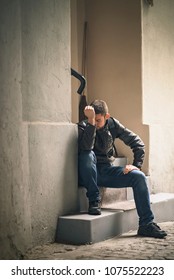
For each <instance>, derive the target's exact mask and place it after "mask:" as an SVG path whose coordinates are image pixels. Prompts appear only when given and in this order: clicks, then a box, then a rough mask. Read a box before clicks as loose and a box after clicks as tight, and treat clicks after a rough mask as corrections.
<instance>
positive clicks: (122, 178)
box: [78, 151, 154, 225]
mask: <svg viewBox="0 0 174 280" xmlns="http://www.w3.org/2000/svg"><path fill="white" fill-rule="evenodd" d="M78 173H79V185H81V186H84V187H85V188H86V189H87V192H86V195H87V197H88V199H89V202H92V201H99V200H100V193H99V186H103V187H109V188H126V187H132V189H133V194H134V200H135V205H136V209H137V213H138V216H139V225H146V224H148V223H150V222H152V221H153V219H154V215H153V213H152V211H151V207H150V198H149V191H148V187H147V182H146V176H145V175H144V173H143V172H141V171H139V170H133V171H131V172H129V173H128V174H124V173H123V167H120V166H113V165H111V164H110V163H105V164H97V160H96V156H95V154H94V152H93V151H82V152H81V153H80V154H79V162H78Z"/></svg>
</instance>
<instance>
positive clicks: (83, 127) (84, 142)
mask: <svg viewBox="0 0 174 280" xmlns="http://www.w3.org/2000/svg"><path fill="white" fill-rule="evenodd" d="M84 114H85V116H86V117H87V119H88V120H87V122H86V121H83V122H81V123H79V124H78V146H79V151H90V150H92V149H93V147H94V143H95V136H96V127H95V111H94V108H93V107H91V106H86V107H85V110H84Z"/></svg>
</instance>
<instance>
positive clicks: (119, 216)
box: [56, 157, 174, 245]
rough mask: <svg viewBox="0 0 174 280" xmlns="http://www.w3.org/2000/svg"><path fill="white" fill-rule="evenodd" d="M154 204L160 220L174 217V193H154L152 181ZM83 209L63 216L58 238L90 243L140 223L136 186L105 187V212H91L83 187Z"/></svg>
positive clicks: (103, 204)
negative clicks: (135, 195) (121, 187)
mask: <svg viewBox="0 0 174 280" xmlns="http://www.w3.org/2000/svg"><path fill="white" fill-rule="evenodd" d="M126 162H127V159H126V158H122V157H121V158H118V159H117V161H116V162H115V164H116V165H122V166H124V165H125V164H126ZM147 180H148V187H149V192H150V200H151V207H152V210H153V213H154V215H155V221H156V222H158V223H159V222H166V221H170V220H174V194H173V193H158V194H152V193H151V189H150V184H149V177H147ZM78 191H79V213H78V214H73V215H66V216H60V217H59V218H58V227H57V232H56V242H59V243H67V244H79V245H80V244H89V243H95V242H99V241H103V240H106V239H109V238H112V237H114V236H118V235H121V234H123V233H125V232H128V231H130V230H136V229H137V227H138V216H137V212H136V208H135V203H134V200H133V192H132V188H125V189H110V188H104V187H102V188H101V197H102V214H101V215H99V216H91V215H88V214H87V210H88V201H87V199H86V190H85V188H83V187H80V188H79V190H78Z"/></svg>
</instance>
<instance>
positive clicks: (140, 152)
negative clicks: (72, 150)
mask: <svg viewBox="0 0 174 280" xmlns="http://www.w3.org/2000/svg"><path fill="white" fill-rule="evenodd" d="M110 119H112V120H113V123H114V127H113V126H112V131H111V127H110V122H109V121H106V124H105V126H104V127H103V128H100V129H96V127H95V126H93V125H91V124H89V123H88V122H87V120H84V121H82V122H80V123H79V124H78V146H79V153H80V152H81V151H91V150H93V151H94V153H95V155H96V157H97V162H98V163H102V162H112V161H113V159H114V158H115V157H116V154H115V149H114V140H115V139H116V138H119V139H120V140H122V141H123V142H124V143H125V144H126V145H127V146H129V147H130V148H131V149H132V151H133V154H134V160H133V163H132V164H133V165H134V166H137V167H138V168H141V166H142V164H143V160H144V155H145V149H144V143H143V141H142V140H141V139H140V137H139V136H138V135H136V134H135V133H133V132H132V131H131V130H129V129H127V128H125V127H124V126H123V125H122V124H121V123H120V122H119V121H118V120H116V119H114V118H110Z"/></svg>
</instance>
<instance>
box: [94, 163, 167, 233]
mask: <svg viewBox="0 0 174 280" xmlns="http://www.w3.org/2000/svg"><path fill="white" fill-rule="evenodd" d="M98 183H99V184H101V185H103V186H105V187H111V188H124V187H132V189H133V194H134V200H135V204H136V209H137V213H138V216H139V230H138V233H139V235H144V236H152V237H159V238H163V237H164V236H166V235H167V234H166V233H165V232H164V231H161V230H160V228H159V227H158V226H157V225H156V224H155V223H153V219H154V215H153V213H152V210H151V207H150V198H149V191H148V187H147V181H146V177H145V175H144V173H143V172H141V171H139V170H133V171H131V172H129V173H128V174H124V173H123V168H122V167H116V166H109V165H108V166H104V165H103V166H102V165H101V166H100V168H98Z"/></svg>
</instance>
